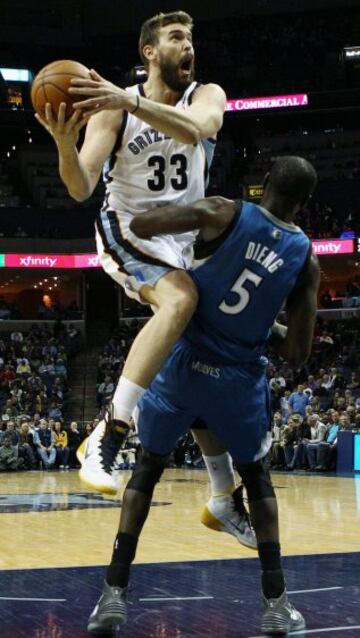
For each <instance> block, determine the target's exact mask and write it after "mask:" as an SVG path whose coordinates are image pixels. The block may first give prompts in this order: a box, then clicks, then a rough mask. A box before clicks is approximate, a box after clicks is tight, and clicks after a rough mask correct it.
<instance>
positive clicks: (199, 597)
mask: <svg viewBox="0 0 360 638" xmlns="http://www.w3.org/2000/svg"><path fill="white" fill-rule="evenodd" d="M213 599H214V596H186V597H181V596H176V597H174V598H139V601H140V602H141V603H143V602H147V603H161V602H163V601H166V600H213Z"/></svg>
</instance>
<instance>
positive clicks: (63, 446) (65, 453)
mask: <svg viewBox="0 0 360 638" xmlns="http://www.w3.org/2000/svg"><path fill="white" fill-rule="evenodd" d="M54 437H55V450H56V463H57V464H58V466H59V468H60V470H64V469H65V470H68V469H69V467H70V466H69V456H70V448H69V446H68V435H67V432H66V430H64V429H63V426H62V423H61V421H55V424H54Z"/></svg>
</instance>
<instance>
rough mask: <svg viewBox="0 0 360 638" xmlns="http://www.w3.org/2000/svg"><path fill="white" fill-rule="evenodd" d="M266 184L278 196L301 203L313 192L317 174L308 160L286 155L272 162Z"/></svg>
mask: <svg viewBox="0 0 360 638" xmlns="http://www.w3.org/2000/svg"><path fill="white" fill-rule="evenodd" d="M268 184H269V186H270V187H271V189H272V190H274V191H275V192H276V193H277V194H278V195H279V196H280V197H283V198H285V199H289V201H293V202H299V203H301V202H304V201H305V200H306V199H308V197H310V195H311V194H312V193H313V192H314V190H315V187H316V184H317V174H316V170H315V168H314V167H313V165H312V164H311V163H310V162H308V160H306V159H304V158H303V157H297V156H296V155H286V156H284V157H279V158H277V160H276V161H275V162H274V164H273V166H272V168H271V170H270V175H269V180H268Z"/></svg>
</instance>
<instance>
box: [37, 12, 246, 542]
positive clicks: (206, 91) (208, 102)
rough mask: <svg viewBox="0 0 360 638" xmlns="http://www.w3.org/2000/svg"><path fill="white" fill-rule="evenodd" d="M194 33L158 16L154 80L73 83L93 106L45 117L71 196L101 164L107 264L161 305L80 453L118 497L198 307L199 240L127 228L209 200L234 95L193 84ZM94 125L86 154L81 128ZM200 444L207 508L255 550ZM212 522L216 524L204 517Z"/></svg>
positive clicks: (81, 196) (145, 39) (223, 467)
mask: <svg viewBox="0 0 360 638" xmlns="http://www.w3.org/2000/svg"><path fill="white" fill-rule="evenodd" d="M192 26H193V23H192V19H191V17H190V16H189V15H188V14H186V13H184V12H182V11H177V12H173V13H169V14H159V15H156V16H154V17H153V18H150V19H149V20H147V21H146V22H145V23H144V24H143V26H142V29H141V34H140V40H139V52H140V56H141V58H142V60H143V63H144V65H145V67H146V69H147V72H148V79H147V81H146V82H145V84H143V85H135V86H132V87H128V88H127V89H125V90H124V89H121V88H119V87H117V86H115V85H113V84H111V83H110V82H107V81H106V80H104V79H103V78H101V77H100V76H99V75H98V74H97V73H95V72H94V71H92V72H91V79H90V80H82V79H77V80H74V82H73V88H72V89H71V91H72V92H73V93H74V95H76V94H77V93H80V94H81V95H82V96H83V97H84V96H86V97H87V99H86V100H85V101H82V102H78V103H77V104H76V106H77V110H76V112H75V114H74V115H73V117H72V118H71V119H70V120H69V121H68V122H65V120H64V116H65V104H63V105H61V106H60V110H59V113H58V117H57V118H56V117H55V116H54V114H53V113H52V110H51V105H50V104H47V105H46V121H42V120H41V119H40V118H39V117H38V116H37V119H38V121H39V122H41V123H42V124H43V125H44V126H45V128H46V129H47V130H48V131H49V132H50V133H51V135H52V136H53V138H54V140H55V142H56V145H57V148H58V153H59V170H60V175H61V178H62V180H63V182H64V183H65V185H66V187H67V189H68V191H69V194H70V195H71V196H72V197H73V198H74V199H76V200H78V201H83V200H85V199H87V198H88V197H90V196H91V194H92V192H93V191H94V189H95V187H96V184H97V182H98V180H99V177H100V174H101V171H102V169H104V181H105V186H106V194H105V200H104V205H103V208H102V210H101V212H100V214H99V216H98V218H97V221H96V241H97V248H98V253H99V256H100V260H101V263H102V266H103V268H104V270H105V271H106V272H107V273H108V274H109V275H110V276H111V277H113V278H114V279H115V281H117V283H119V284H121V285H122V286H124V288H125V290H126V292H127V293H128V294H129V295H130V296H135V297H137V298H139V297H141V300H142V301H145V302H148V303H150V304H152V306H155V307H156V308H157V312H156V314H155V315H154V317H152V318H151V319H150V321H148V323H147V324H146V326H145V327H144V328H143V330H142V331H141V332H140V334H139V335H138V336H137V338H136V339H135V341H134V344H133V346H132V348H131V350H130V353H129V355H128V358H127V360H126V363H125V367H124V369H123V372H122V376H121V377H120V380H119V384H118V386H117V389H116V391H115V395H114V399H113V404H112V412H111V413H109V414H107V415H106V417H105V419H103V420H102V421H100V423H99V425H98V426H97V428H96V429H95V431H94V432H93V433H92V434H91V436H90V437H89V439H87V440H86V442H85V443H84V445H83V446H82V448H81V449H80V450H79V453H78V456H79V460H80V461H81V462H82V468H81V470H80V478H81V479H82V480H83V481H84V482H86V483H87V484H88V485H89V486H90V487H92V488H95V489H99V490H101V491H103V492H106V493H110V494H114V493H116V491H117V489H118V481H117V478H118V477H117V472H116V467H117V465H118V463H117V455H118V451H119V448H120V446H121V444H122V443H123V441H124V438H125V437H126V434H127V432H128V425H129V421H130V417H131V414H132V412H133V410H134V408H135V407H136V405H137V403H138V401H139V399H140V398H141V396H142V395H143V394H144V392H145V388H147V387H148V385H149V383H150V382H151V381H152V379H153V378H154V376H155V374H156V373H157V371H158V370H159V368H160V366H161V365H162V363H163V362H164V361H165V359H166V357H167V355H168V354H169V352H170V351H171V349H172V347H173V345H174V343H175V342H176V340H177V339H178V338H179V336H180V335H181V334H182V332H183V331H184V329H185V327H186V325H187V323H188V321H189V320H190V318H191V316H192V314H193V312H194V310H195V307H196V304H197V300H198V295H197V290H196V286H195V284H194V282H193V281H192V279H191V278H190V277H189V275H188V274H187V273H186V272H185V269H186V268H187V267H189V265H190V263H191V254H192V251H191V244H192V243H193V240H194V233H193V232H189V233H181V234H178V235H177V236H173V235H169V234H168V235H162V236H161V237H154V239H152V240H142V239H140V238H138V237H137V236H136V235H135V234H134V233H133V232H132V230H131V228H130V225H131V221H132V220H133V219H134V218H135V217H136V216H138V215H141V214H143V213H144V211H146V210H148V209H149V208H153V207H155V206H160V205H161V206H163V205H166V204H169V203H172V204H186V203H189V202H191V201H194V200H196V199H199V198H201V197H203V196H204V188H205V178H206V174H207V171H208V168H209V164H210V162H211V157H212V153H213V150H214V143H215V138H216V134H217V132H218V130H219V129H220V128H221V126H222V121H223V113H224V109H225V104H226V99H225V94H224V91H223V90H222V89H221V88H220V87H219V86H217V85H214V84H207V85H203V86H200V85H198V84H197V83H196V82H195V81H194V49H193V44H192ZM82 114H85V117H81V115H82ZM89 118H90V119H89ZM87 121H88V125H87V128H86V133H85V139H84V143H83V145H82V147H81V150H80V151H78V150H77V147H76V144H77V141H78V137H79V131H80V129H81V127H82V126H83V125H84V122H87ZM104 302H105V300H104ZM111 417H113V418H111ZM197 440H198V442H199V443H200V444H201V446H202V449H203V452H204V460H205V463H206V465H207V468H208V472H209V474H210V481H211V486H212V499H210V501H209V503H208V506H207V509H210V510H211V511H212V515H213V516H215V518H216V517H217V520H216V521H215V523H214V521H213V523H212V525H214V524H215V525H218V526H219V525H220V526H222V527H223V528H224V529H226V530H227V531H230V533H232V534H233V535H235V536H236V537H237V538H238V540H239V541H240V542H243V541H245V542H246V544H250V545H252V546H256V543H255V536H254V534H253V532H252V530H251V528H250V527H249V526H248V524H247V521H246V517H245V518H244V516H245V514H244V512H243V507H242V503H241V499H238V498H236V497H235V499H234V498H233V497H232V496H231V493H232V492H233V490H234V489H235V483H234V474H233V469H232V464H231V459H230V457H229V455H228V454H226V453H224V452H223V451H222V448H221V447H219V446H217V445H216V443H215V441H214V440H211V439H209V436H208V434H207V433H206V431H201V432H200V431H199V432H198V433H197ZM237 496H238V495H237ZM214 499H215V500H214ZM214 504H215V505H216V512H215V510H214ZM227 521H228V522H229V525H228V524H227ZM203 522H204V523H205V524H208V523H210V521H209V519H208V518H206V517H205V518H204V517H203ZM234 523H235V525H234Z"/></svg>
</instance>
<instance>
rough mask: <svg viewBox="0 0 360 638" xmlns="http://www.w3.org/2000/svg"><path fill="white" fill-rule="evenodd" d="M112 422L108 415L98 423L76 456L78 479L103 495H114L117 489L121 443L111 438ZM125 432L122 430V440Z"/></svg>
mask: <svg viewBox="0 0 360 638" xmlns="http://www.w3.org/2000/svg"><path fill="white" fill-rule="evenodd" d="M112 425H113V421H112V419H111V418H110V415H109V414H106V415H105V417H104V419H102V420H101V421H99V423H98V424H97V426H96V428H95V430H94V431H93V432H92V433H91V434H90V436H89V437H88V438H87V439H85V440H84V441H83V442H82V443H81V445H80V446H79V448H78V450H77V452H76V456H77V458H78V461H79V462H80V463H81V469H80V470H79V477H80V479H81V481H82V482H83V483H85V484H86V485H87V486H88V487H91V488H92V489H95V490H98V491H99V492H103V493H104V494H116V493H117V491H118V489H119V484H118V478H117V473H116V468H117V466H118V462H119V461H118V457H119V452H120V448H121V445H122V443H123V441H121V439H120V437H119V440H116V439H115V437H113V436H111V427H112ZM126 434H127V431H126V429H125V428H124V439H125V437H126Z"/></svg>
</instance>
